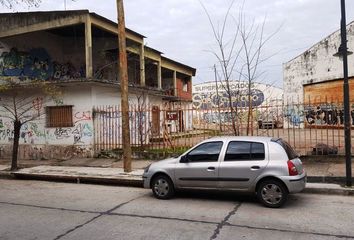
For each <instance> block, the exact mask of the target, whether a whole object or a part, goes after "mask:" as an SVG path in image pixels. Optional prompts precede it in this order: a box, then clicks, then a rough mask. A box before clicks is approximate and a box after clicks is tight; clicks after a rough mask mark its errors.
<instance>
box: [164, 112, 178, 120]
mask: <svg viewBox="0 0 354 240" xmlns="http://www.w3.org/2000/svg"><path fill="white" fill-rule="evenodd" d="M166 119H167V120H177V119H178V112H177V111H166Z"/></svg>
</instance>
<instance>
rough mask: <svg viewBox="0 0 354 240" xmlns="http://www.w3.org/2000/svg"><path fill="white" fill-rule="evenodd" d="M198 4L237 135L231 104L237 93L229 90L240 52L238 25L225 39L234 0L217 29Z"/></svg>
mask: <svg viewBox="0 0 354 240" xmlns="http://www.w3.org/2000/svg"><path fill="white" fill-rule="evenodd" d="M200 4H201V5H202V7H203V9H204V11H205V13H206V15H207V17H208V20H209V23H210V26H211V28H212V31H213V35H214V39H215V41H216V43H217V47H218V48H217V50H216V51H212V54H213V55H214V56H215V57H216V59H217V61H218V64H219V66H220V68H221V75H222V78H223V81H222V80H221V84H222V87H223V88H224V90H225V92H226V94H227V97H228V108H229V110H230V115H231V122H232V129H233V133H234V134H235V135H239V124H238V122H239V121H238V119H237V104H236V105H235V104H234V103H233V99H234V98H235V93H236V94H238V93H237V92H235V91H233V90H231V88H230V81H231V80H232V79H233V75H234V72H235V69H236V66H237V65H236V64H237V62H238V59H239V56H240V53H241V50H242V48H241V47H238V46H237V40H238V37H239V36H238V35H239V30H238V28H239V26H238V25H236V26H234V25H233V26H232V27H233V28H235V29H234V30H233V35H232V37H231V38H230V39H227V36H226V33H227V31H228V26H229V25H228V24H229V19H230V18H231V14H230V12H231V10H232V8H233V6H234V4H235V0H233V1H231V4H230V5H229V7H228V9H227V12H226V14H225V16H224V19H223V22H222V25H221V28H217V26H216V24H215V23H214V22H213V20H212V18H211V16H210V14H209V12H208V10H207V9H206V7H205V6H204V4H203V3H202V2H201V1H200ZM219 117H220V116H219Z"/></svg>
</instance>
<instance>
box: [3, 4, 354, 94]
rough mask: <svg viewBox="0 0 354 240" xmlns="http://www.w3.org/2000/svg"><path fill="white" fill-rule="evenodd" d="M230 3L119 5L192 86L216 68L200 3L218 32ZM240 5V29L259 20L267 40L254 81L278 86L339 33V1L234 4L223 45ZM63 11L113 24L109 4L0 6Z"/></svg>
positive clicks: (350, 7)
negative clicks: (290, 68) (185, 69)
mask: <svg viewBox="0 0 354 240" xmlns="http://www.w3.org/2000/svg"><path fill="white" fill-rule="evenodd" d="M231 1H232V0H125V1H124V8H125V20H126V27H127V28H129V29H131V30H133V31H136V32H138V33H140V34H142V35H144V36H146V37H147V38H146V39H145V43H146V45H147V46H149V47H152V48H155V49H157V50H159V51H161V52H163V53H164V55H165V56H166V57H168V58H171V59H173V60H176V61H179V62H181V63H183V64H186V65H189V66H191V67H193V68H196V69H197V73H196V76H195V77H194V78H193V83H194V84H196V83H202V82H208V81H213V80H214V70H213V65H214V64H217V63H218V60H217V58H216V57H215V56H214V54H213V52H214V53H215V52H216V51H217V50H218V47H217V44H216V41H215V38H214V36H213V32H212V28H211V25H210V23H209V20H208V17H207V15H206V13H205V11H204V9H203V7H202V4H203V5H204V6H205V8H206V9H207V11H208V13H209V15H210V16H211V19H212V21H213V23H214V24H215V26H216V28H217V29H220V28H221V27H220V26H221V25H222V22H223V18H224V16H225V14H226V12H227V10H228V8H229V6H230V3H231ZM243 2H244V7H243V8H244V14H245V15H246V16H247V21H246V24H251V23H252V22H254V23H255V24H260V23H262V22H263V19H265V31H264V37H268V36H271V35H272V38H271V39H270V41H268V42H267V44H266V45H265V47H264V49H263V51H262V58H263V59H267V60H266V61H265V62H263V63H262V64H261V65H260V66H259V72H260V73H262V75H261V77H259V79H257V80H256V81H258V82H262V83H266V84H271V85H273V86H277V87H282V82H283V70H282V64H283V63H285V62H288V61H290V60H291V59H293V58H295V57H296V56H298V55H300V54H301V53H303V52H304V51H306V50H307V49H308V48H310V47H311V46H313V45H314V44H316V43H317V42H319V41H321V40H322V39H323V38H325V37H326V36H328V35H330V34H331V33H333V32H335V31H337V30H339V26H340V0H235V4H234V5H233V8H232V9H231V11H230V16H231V17H232V18H231V20H230V21H229V23H228V25H227V27H226V31H225V32H226V33H225V40H226V42H229V41H231V39H232V36H233V34H234V33H235V29H236V28H235V26H236V24H235V21H234V19H236V18H237V17H238V14H239V9H240V6H241V5H242V3H243ZM65 3H66V4H65ZM201 3H202V4H201ZM65 6H66V9H67V10H77V9H89V10H90V12H95V13H97V14H99V15H102V16H104V17H106V18H108V19H111V20H113V21H116V19H117V13H116V1H115V0H101V1H98V0H75V1H71V0H66V1H65V0H42V2H41V4H40V6H39V7H38V8H36V7H31V8H29V7H24V6H21V5H18V6H15V8H14V9H12V10H11V9H7V8H5V7H4V6H0V12H13V11H53V10H64V9H65ZM346 9H347V11H346V12H347V23H350V22H351V21H354V1H353V0H347V1H346ZM351 50H352V51H353V50H354V49H351ZM217 69H218V72H220V68H219V67H217ZM238 76H239V75H238V74H236V73H235V74H234V75H233V78H234V79H235V80H237V79H236V78H238Z"/></svg>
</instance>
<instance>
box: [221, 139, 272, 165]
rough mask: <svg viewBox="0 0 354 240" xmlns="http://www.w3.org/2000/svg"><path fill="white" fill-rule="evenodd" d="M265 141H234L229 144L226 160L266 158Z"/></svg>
mask: <svg viewBox="0 0 354 240" xmlns="http://www.w3.org/2000/svg"><path fill="white" fill-rule="evenodd" d="M264 158H265V151H264V144H263V143H255V142H243V141H232V142H230V143H229V145H228V146H227V150H226V154H225V159H224V161H248V160H264Z"/></svg>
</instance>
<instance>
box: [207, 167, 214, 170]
mask: <svg viewBox="0 0 354 240" xmlns="http://www.w3.org/2000/svg"><path fill="white" fill-rule="evenodd" d="M207 170H208V171H215V167H208V169H207Z"/></svg>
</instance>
